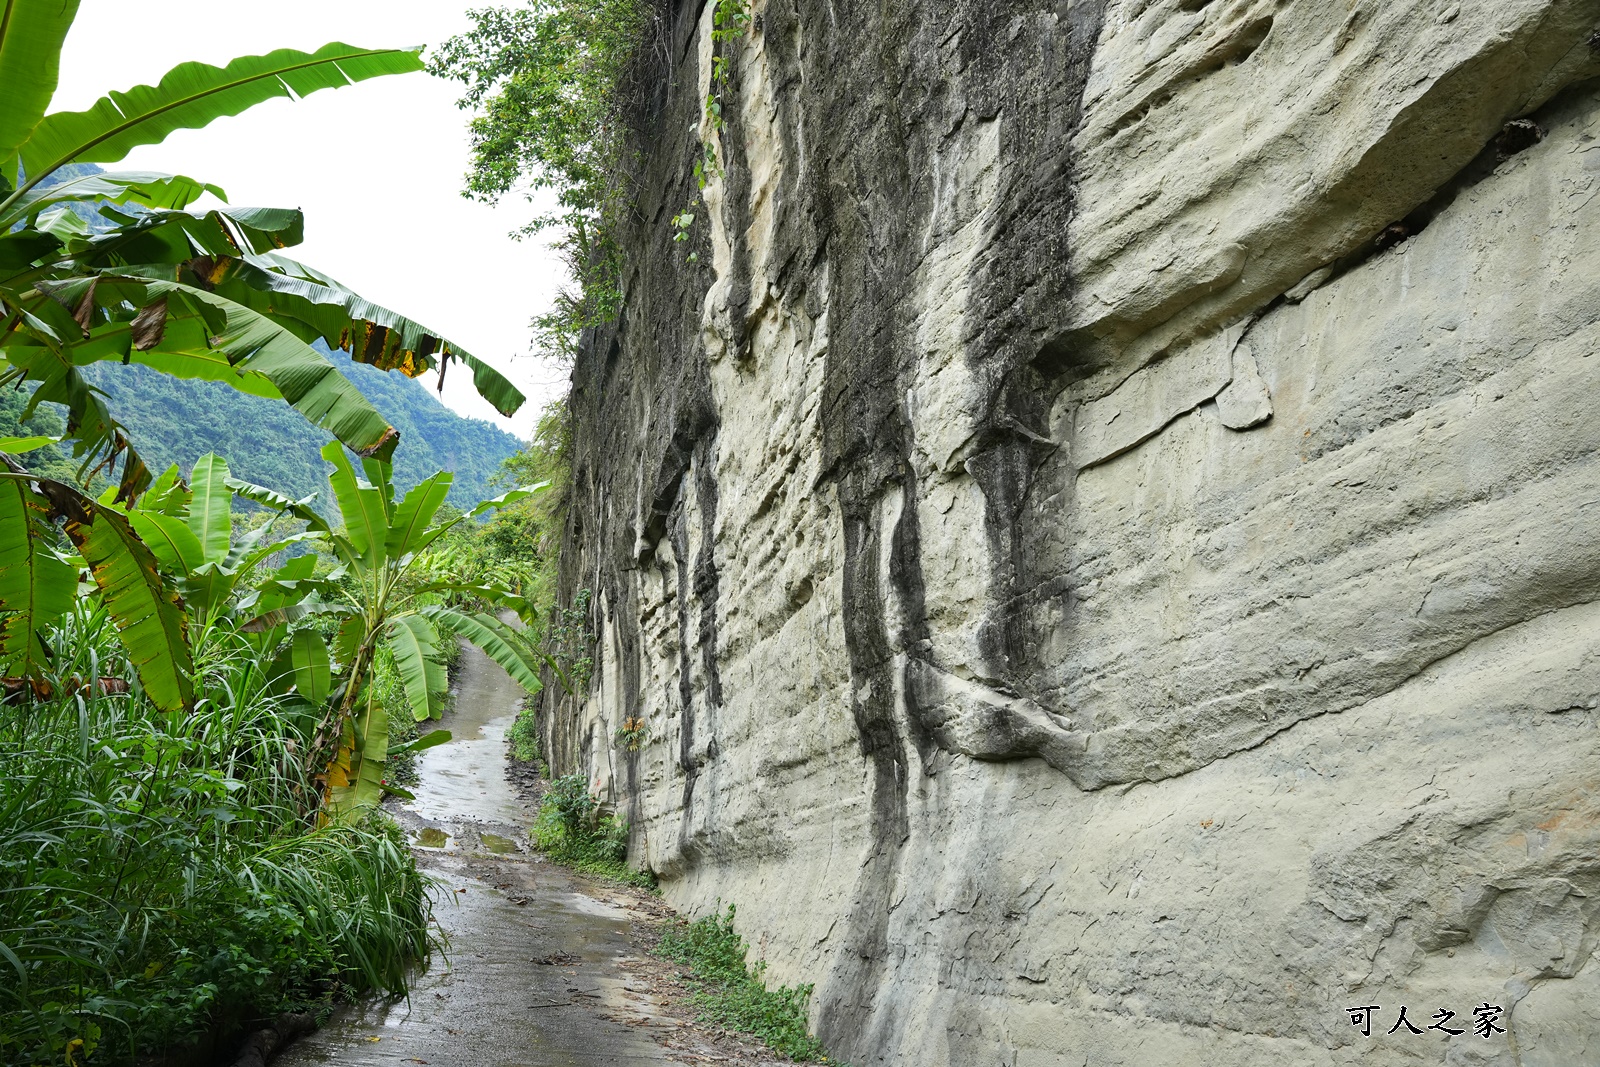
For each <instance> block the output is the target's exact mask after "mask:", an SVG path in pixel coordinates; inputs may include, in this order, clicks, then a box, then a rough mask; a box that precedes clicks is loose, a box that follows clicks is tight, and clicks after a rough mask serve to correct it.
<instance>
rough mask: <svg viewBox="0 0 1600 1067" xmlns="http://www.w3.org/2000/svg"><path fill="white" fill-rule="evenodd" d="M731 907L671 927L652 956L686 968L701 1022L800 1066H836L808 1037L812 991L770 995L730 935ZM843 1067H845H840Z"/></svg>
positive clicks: (760, 966)
mask: <svg viewBox="0 0 1600 1067" xmlns="http://www.w3.org/2000/svg"><path fill="white" fill-rule="evenodd" d="M733 918H734V907H733V905H731V904H730V905H728V910H727V913H726V914H722V913H720V912H712V913H711V914H710V915H707V916H705V917H704V918H702V919H697V920H696V921H694V922H687V921H685V920H683V919H679V920H677V921H676V922H673V923H671V924H669V925H668V926H667V927H666V928H665V929H664V930H663V931H662V935H661V942H660V944H658V945H657V946H656V949H655V953H656V955H658V956H660V957H662V958H663V959H668V960H671V961H672V962H674V963H677V964H681V965H683V966H686V967H688V968H689V982H690V984H691V985H692V986H694V987H695V992H694V1002H695V1005H696V1006H697V1007H698V1008H699V1009H700V1021H701V1022H705V1023H711V1024H713V1025H716V1026H721V1027H723V1028H725V1029H728V1030H736V1031H738V1032H740V1033H745V1034H749V1035H751V1036H752V1037H756V1038H759V1039H760V1040H761V1041H762V1042H763V1043H765V1044H766V1045H767V1047H768V1048H770V1049H772V1050H773V1051H774V1052H779V1053H782V1054H783V1055H785V1056H788V1057H789V1058H790V1059H792V1060H795V1061H796V1062H798V1063H835V1062H837V1061H834V1060H830V1059H829V1058H828V1053H827V1049H825V1048H823V1046H822V1042H820V1041H818V1040H817V1039H816V1038H815V1037H814V1036H812V1034H811V1031H810V1029H809V1027H808V1025H807V1019H806V1007H807V1005H808V1004H809V1002H810V1000H811V989H812V987H811V986H810V985H802V986H779V987H778V988H777V989H768V988H767V984H766V982H765V980H764V979H763V978H762V973H763V972H764V971H765V970H766V964H765V963H757V964H755V966H753V967H752V966H749V965H748V964H747V963H746V959H747V957H748V954H749V950H748V947H747V946H746V945H745V943H744V939H743V938H741V937H740V936H739V935H738V933H736V932H735V931H734V929H733ZM841 1067H846V1065H841Z"/></svg>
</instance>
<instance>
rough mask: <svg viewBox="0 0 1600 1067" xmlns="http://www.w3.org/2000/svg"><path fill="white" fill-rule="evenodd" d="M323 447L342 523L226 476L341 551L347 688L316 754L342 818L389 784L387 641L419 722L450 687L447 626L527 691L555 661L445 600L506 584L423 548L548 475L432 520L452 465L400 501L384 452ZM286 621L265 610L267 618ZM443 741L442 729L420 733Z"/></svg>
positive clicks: (496, 590)
mask: <svg viewBox="0 0 1600 1067" xmlns="http://www.w3.org/2000/svg"><path fill="white" fill-rule="evenodd" d="M322 456H323V458H324V459H326V460H327V461H328V462H329V463H330V464H332V465H333V472H332V473H331V474H330V475H329V476H328V481H329V484H330V485H331V487H332V489H333V496H334V500H335V502H336V503H337V505H338V508H339V513H340V516H341V518H342V520H343V525H342V528H340V529H334V528H333V527H332V526H330V525H329V524H328V522H327V521H326V520H325V519H324V518H323V517H322V516H321V515H319V514H318V513H317V512H316V511H314V510H312V509H311V508H310V507H308V506H307V505H306V502H304V501H291V500H289V499H288V498H286V497H283V496H281V495H279V494H276V493H272V492H270V491H268V490H265V489H262V488H260V487H259V486H251V485H246V484H245V483H241V482H236V481H230V482H229V483H228V484H229V485H230V486H232V488H233V489H234V491H235V492H238V493H239V494H240V495H241V496H244V497H245V498H247V499H250V500H254V501H255V502H256V503H258V504H261V505H263V506H265V507H270V508H275V509H278V510H282V511H286V512H288V513H289V514H292V515H294V516H296V517H298V518H300V519H303V520H304V521H305V522H306V524H307V526H308V528H309V530H310V531H311V532H314V533H315V534H316V535H318V537H319V538H320V539H321V541H322V542H323V544H324V546H325V547H326V549H327V550H328V551H329V552H331V553H332V555H333V556H334V557H336V558H337V560H338V561H339V566H338V568H337V569H336V570H335V571H334V572H333V573H332V574H331V575H329V576H328V581H329V582H330V584H332V583H335V582H337V583H338V585H339V587H340V588H341V589H342V592H341V593H339V594H337V595H335V596H334V597H331V598H330V599H334V600H342V601H343V609H342V614H343V616H344V620H343V623H342V624H341V626H340V628H339V633H338V636H337V638H336V639H335V649H334V653H335V657H336V659H337V661H338V662H339V663H340V664H341V665H342V669H341V673H342V675H343V686H342V692H341V693H340V694H339V696H338V697H337V699H336V700H334V701H332V702H330V704H329V706H328V709H327V712H326V714H325V717H324V720H323V722H322V725H321V728H320V730H319V731H318V736H317V738H316V741H315V743H314V745H313V752H314V756H313V758H315V759H318V760H319V761H320V760H321V759H323V758H326V759H327V763H326V764H325V772H324V773H325V783H326V800H327V803H328V806H329V808H330V809H331V811H332V813H333V815H334V817H335V818H344V817H349V816H350V815H351V814H352V813H354V812H356V811H359V810H361V809H363V808H366V807H369V806H371V805H373V804H376V803H377V802H378V801H379V800H380V799H381V798H382V795H383V793H384V792H385V791H388V792H394V791H395V790H393V789H392V788H389V787H388V786H387V783H386V776H385V773H384V766H385V764H386V763H387V761H388V759H389V758H390V756H391V755H393V751H392V750H391V749H390V747H389V740H388V738H389V709H387V708H386V707H385V706H384V705H383V703H382V701H381V700H379V698H378V695H377V693H376V691H375V689H374V688H373V686H372V685H370V684H369V683H370V678H371V675H372V671H373V665H374V662H375V660H376V658H377V656H378V654H379V652H380V650H383V651H386V652H387V653H388V654H389V655H390V656H391V657H392V658H393V661H394V664H395V667H396V669H397V670H398V673H399V675H400V681H401V683H402V685H403V687H404V689H405V693H406V701H407V703H408V704H410V706H411V710H412V714H413V716H414V717H415V718H416V720H417V721H418V722H421V721H424V720H426V719H429V718H438V717H439V716H440V714H441V713H442V711H443V706H442V703H441V698H442V696H443V694H444V692H445V690H446V688H447V678H446V674H445V669H444V666H443V663H442V654H441V646H442V642H443V640H444V636H443V635H441V632H440V630H441V627H442V628H443V629H444V630H445V632H446V633H448V634H455V635H460V636H462V637H465V638H466V639H467V640H469V641H471V642H472V643H473V644H475V645H477V646H478V647H479V648H481V649H482V650H483V651H484V652H485V653H486V654H487V655H488V656H489V657H490V658H491V659H493V660H494V661H495V662H496V663H498V664H500V666H501V667H503V668H505V670H506V672H507V673H508V674H510V675H511V677H512V678H514V679H516V680H517V681H518V682H519V683H521V684H522V686H523V687H524V688H525V689H527V690H528V692H530V693H536V692H538V691H539V687H540V681H539V671H540V669H541V667H544V666H547V665H552V664H550V663H549V662H548V661H547V660H546V658H545V657H543V655H542V654H540V653H538V652H537V651H536V650H534V649H533V648H532V647H531V646H530V645H529V644H528V643H527V642H525V641H523V640H521V638H520V637H519V635H518V634H517V632H516V631H515V630H514V629H513V628H512V627H511V626H509V625H507V624H506V623H504V622H502V621H501V620H500V619H498V618H496V617H495V616H493V615H490V614H488V613H487V612H466V611H461V610H457V609H455V608H450V607H447V606H445V605H444V604H443V603H441V599H442V598H443V597H444V596H446V595H448V594H450V593H463V592H466V593H471V594H473V595H475V596H476V597H478V598H480V599H486V600H489V601H491V602H497V603H499V602H506V601H507V600H508V599H509V597H510V593H509V591H508V590H506V589H503V588H501V587H498V586H492V585H468V584H466V583H462V582H460V581H457V580H453V579H451V578H449V577H447V576H446V577H441V576H439V575H437V574H435V573H432V572H431V571H429V570H428V569H427V568H426V566H425V565H426V561H427V551H428V549H429V547H430V546H432V545H433V544H435V543H436V542H437V541H438V540H439V538H441V537H442V536H444V534H445V533H446V532H447V531H449V530H450V529H451V528H452V527H453V526H455V525H456V524H457V523H459V522H464V521H467V520H470V519H475V518H477V517H478V516H480V515H483V514H485V513H486V512H488V511H490V510H493V509H495V508H499V507H504V506H505V505H507V504H511V503H514V502H516V501H518V500H522V499H525V498H527V497H529V496H532V495H534V494H536V493H540V492H543V491H545V489H546V488H548V483H542V484H539V485H534V486H528V487H526V488H523V489H516V490H513V491H511V492H509V493H505V494H503V495H501V496H499V497H497V498H495V499H494V500H490V501H486V502H484V503H482V504H480V505H478V506H477V507H476V508H474V509H473V510H471V511H469V512H466V513H465V514H462V515H458V516H456V517H455V518H452V519H449V520H447V521H444V522H434V518H435V517H436V516H437V514H438V511H439V508H440V506H441V505H442V504H443V503H444V500H445V496H446V495H447V494H448V493H449V491H450V483H451V481H452V477H453V476H452V475H451V474H449V473H448V472H440V473H438V474H435V475H434V476H433V477H431V478H428V479H426V480H425V481H423V482H422V483H421V484H419V485H417V486H416V487H415V488H413V489H412V490H411V491H410V492H408V493H406V494H405V496H404V497H402V498H401V499H399V500H396V499H395V497H394V489H393V486H392V484H391V482H390V467H389V465H388V464H387V463H384V462H383V461H381V460H378V459H374V458H371V457H367V458H363V459H362V460H361V465H362V474H364V475H365V477H362V476H361V475H358V474H357V472H356V469H355V466H354V464H353V463H352V462H351V460H350V457H349V455H348V454H347V453H346V451H345V449H344V447H343V446H342V445H340V444H339V443H338V442H330V443H329V444H328V446H327V447H326V448H324V449H323V450H322ZM278 621H280V620H278V619H272V618H264V619H263V623H264V624H272V623H276V622H278ZM430 738H431V739H436V740H445V739H448V734H446V733H445V732H444V731H435V732H434V733H432V734H429V735H427V737H425V738H424V739H423V740H424V741H428V740H429V739H430Z"/></svg>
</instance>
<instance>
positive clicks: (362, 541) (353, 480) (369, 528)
mask: <svg viewBox="0 0 1600 1067" xmlns="http://www.w3.org/2000/svg"><path fill="white" fill-rule="evenodd" d="M322 458H323V459H325V460H327V461H328V462H329V463H332V464H333V471H332V473H330V474H329V475H328V484H329V485H331V486H332V487H333V497H334V499H335V500H336V501H337V502H338V504H339V513H340V514H341V515H343V516H344V529H345V536H346V537H347V538H348V539H349V543H350V545H351V546H352V547H353V548H354V549H355V554H356V557H357V558H356V559H354V560H350V561H348V562H350V563H352V564H354V563H356V562H360V563H361V564H362V565H363V566H365V567H368V568H377V567H381V566H383V563H384V559H385V558H386V556H385V550H386V546H387V544H388V536H389V516H388V509H387V508H386V507H385V504H386V501H385V500H384V499H383V495H382V493H381V492H380V490H378V489H377V488H375V487H373V486H372V485H370V484H368V483H366V482H364V481H362V480H361V479H359V478H357V477H356V472H355V468H354V467H352V466H351V465H350V457H348V456H346V455H345V452H344V448H343V447H342V446H341V445H340V444H339V443H338V442H337V441H330V442H328V444H327V445H325V446H323V449H322Z"/></svg>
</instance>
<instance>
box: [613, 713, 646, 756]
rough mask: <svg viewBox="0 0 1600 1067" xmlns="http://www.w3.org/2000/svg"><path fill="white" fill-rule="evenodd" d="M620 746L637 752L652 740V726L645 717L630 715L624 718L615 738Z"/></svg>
mask: <svg viewBox="0 0 1600 1067" xmlns="http://www.w3.org/2000/svg"><path fill="white" fill-rule="evenodd" d="M613 740H615V741H616V743H617V746H618V747H619V748H622V749H625V750H626V751H628V752H637V751H639V750H640V749H641V748H643V747H644V746H645V745H646V744H648V743H649V741H650V727H649V726H648V725H646V723H645V721H644V720H643V719H639V718H633V717H631V716H630V717H629V718H626V719H624V720H622V725H621V726H619V727H617V733H616V737H615V738H613Z"/></svg>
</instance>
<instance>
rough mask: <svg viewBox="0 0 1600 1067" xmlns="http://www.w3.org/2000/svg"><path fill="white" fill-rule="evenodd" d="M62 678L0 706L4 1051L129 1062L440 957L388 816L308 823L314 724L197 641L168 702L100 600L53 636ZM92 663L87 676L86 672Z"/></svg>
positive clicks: (246, 669) (400, 978)
mask: <svg viewBox="0 0 1600 1067" xmlns="http://www.w3.org/2000/svg"><path fill="white" fill-rule="evenodd" d="M57 637H58V640H57V641H56V646H57V648H58V649H60V650H61V654H60V655H59V657H58V660H57V664H56V665H57V668H58V670H59V673H58V674H56V675H55V677H54V678H53V679H52V684H53V690H54V693H55V695H54V696H52V697H50V698H48V699H44V700H35V701H27V702H18V703H15V704H11V705H8V706H5V707H0V767H4V768H5V772H4V774H0V1063H4V1064H8V1065H18V1067H21V1065H36V1064H51V1065H54V1067H59V1065H62V1064H68V1065H71V1067H80V1065H87V1067H98V1065H107V1067H122V1065H128V1064H134V1063H142V1062H147V1061H150V1060H152V1059H159V1058H160V1057H162V1056H164V1055H166V1054H169V1053H175V1052H181V1050H183V1049H184V1048H186V1047H188V1046H191V1045H192V1044H194V1043H195V1042H196V1041H197V1040H201V1039H204V1038H205V1037H207V1036H208V1035H212V1034H216V1035H219V1036H222V1037H227V1036H228V1035H230V1034H232V1033H237V1032H239V1031H242V1030H244V1029H247V1028H249V1027H251V1026H253V1025H258V1024H259V1022H260V1021H263V1020H266V1019H270V1018H271V1017H273V1016H275V1015H277V1014H279V1013H281V1012H283V1011H291V1010H296V1011H297V1010H313V1011H315V1010H317V1009H318V1008H319V1007H320V1006H323V1005H326V1004H328V1003H331V1002H333V1001H335V1000H337V999H340V998H343V997H347V996H352V995H354V994H357V993H361V992H364V991H367V990H381V991H385V992H394V993H399V992H403V991H404V990H405V988H406V978H407V974H408V970H409V968H410V967H411V966H412V965H413V964H414V963H415V962H416V961H418V960H419V959H421V958H423V957H425V956H426V954H427V951H428V947H429V942H428V926H427V923H428V914H429V907H428V900H427V895H426V886H425V883H424V879H423V877H422V875H420V874H419V872H418V871H417V869H416V866H415V864H414V862H413V860H412V857H411V854H410V852H409V850H408V849H407V848H406V847H405V843H404V841H403V840H402V839H401V835H400V833H399V830H398V829H397V828H396V827H395V826H394V824H393V823H392V822H391V821H389V820H388V819H386V818H383V817H381V816H378V817H373V818H370V819H368V820H367V821H365V822H363V823H360V824H357V825H345V826H337V825H334V826H327V827H323V828H320V829H318V828H314V827H312V826H311V825H310V824H309V823H308V821H307V818H306V814H305V813H306V810H307V808H306V804H307V801H308V800H312V799H314V798H315V795H316V787H315V785H314V783H312V782H310V781H309V780H308V779H307V777H306V774H305V772H304V770H303V769H302V767H301V761H300V759H299V756H298V754H299V753H300V752H303V751H304V748H305V744H306V738H305V730H306V724H305V723H303V722H301V721H300V720H301V718H303V716H297V715H295V714H294V713H293V712H292V711H291V710H290V709H289V707H288V706H286V705H285V704H284V703H283V702H282V700H281V698H278V697H274V696H272V695H271V694H270V693H268V692H267V691H266V690H265V688H264V687H263V684H262V680H261V672H260V671H259V670H256V669H253V667H252V660H251V659H250V657H248V656H246V655H243V654H236V650H235V649H233V648H231V647H229V646H227V645H226V644H223V645H212V646H209V647H207V648H206V649H205V650H204V654H203V659H202V666H203V669H204V671H205V674H204V676H203V677H204V678H205V681H206V683H207V684H206V686H205V689H204V690H202V692H201V695H200V697H199V699H198V700H197V701H196V703H195V706H194V709H193V710H192V711H189V712H180V713H166V712H161V711H158V710H156V709H155V708H153V707H152V706H151V705H150V703H149V702H148V701H147V700H146V699H145V698H144V697H143V696H142V695H141V694H140V692H139V689H138V686H137V683H136V682H135V683H133V684H131V685H118V686H108V687H104V688H106V689H108V690H110V692H109V693H102V692H101V689H102V687H101V686H99V685H97V684H95V683H96V680H97V679H116V680H121V681H123V682H125V681H127V680H129V679H132V678H133V677H134V675H133V672H132V670H131V668H130V666H129V664H128V662H127V658H126V655H125V653H124V652H122V650H121V647H120V645H119V644H118V642H117V641H116V639H115V634H114V631H113V630H112V628H111V626H110V624H109V622H108V620H107V619H106V616H105V614H104V611H103V610H101V609H92V608H89V607H85V606H81V605H80V607H79V609H78V611H77V612H76V613H75V615H74V616H71V617H69V618H68V619H67V620H66V621H65V622H64V623H63V625H62V628H61V631H60V632H59V634H58V635H57ZM83 680H87V682H86V683H85V682H84V681H83Z"/></svg>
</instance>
